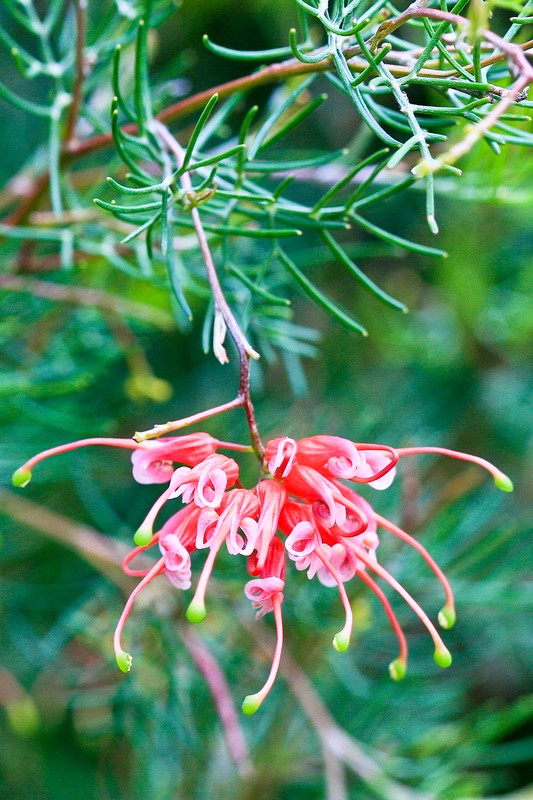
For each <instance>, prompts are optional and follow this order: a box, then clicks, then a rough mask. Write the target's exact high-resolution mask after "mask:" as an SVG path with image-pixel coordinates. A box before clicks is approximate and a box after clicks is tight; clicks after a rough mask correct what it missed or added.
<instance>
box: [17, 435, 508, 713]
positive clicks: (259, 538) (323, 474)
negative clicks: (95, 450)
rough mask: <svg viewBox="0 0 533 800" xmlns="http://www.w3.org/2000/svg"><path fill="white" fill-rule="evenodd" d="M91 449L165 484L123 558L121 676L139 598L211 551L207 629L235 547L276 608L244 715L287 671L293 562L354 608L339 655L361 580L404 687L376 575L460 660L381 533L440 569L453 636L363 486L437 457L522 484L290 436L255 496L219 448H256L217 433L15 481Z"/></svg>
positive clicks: (263, 597)
mask: <svg viewBox="0 0 533 800" xmlns="http://www.w3.org/2000/svg"><path fill="white" fill-rule="evenodd" d="M91 445H103V446H111V447H118V448H123V449H127V450H132V451H133V452H132V457H131V460H132V467H133V477H134V479H135V480H136V481H137V482H138V483H161V484H167V486H166V488H165V489H164V490H163V492H162V493H161V495H160V496H159V498H158V499H157V500H156V502H155V503H154V504H153V506H152V508H151V509H150V510H149V511H148V514H147V515H146V517H145V519H144V521H143V522H142V523H141V525H140V527H139V529H138V530H137V532H136V533H135V536H134V541H135V544H136V547H135V548H133V549H132V550H131V552H130V553H128V555H127V556H126V558H125V559H124V561H123V565H122V566H123V570H124V572H125V573H126V574H127V575H131V576H133V577H138V578H141V580H140V582H139V583H138V584H137V586H136V587H135V589H134V590H133V592H132V593H131V595H130V596H129V598H128V600H127V602H126V605H125V607H124V610H123V612H122V614H121V617H120V619H119V622H118V625H117V628H116V631H115V636H114V647H115V654H116V659H117V663H118V665H119V667H120V669H121V670H122V671H124V672H128V671H129V669H130V668H131V664H132V657H131V655H130V654H129V653H127V652H126V651H125V650H124V649H123V647H122V633H123V629H124V625H125V623H126V621H127V619H128V617H129V614H130V612H131V609H132V607H133V603H134V601H135V599H136V597H137V596H138V595H139V593H140V592H141V591H142V590H143V589H144V588H145V587H146V586H147V585H148V584H149V583H150V582H151V581H152V580H154V579H155V578H156V577H158V576H159V575H161V574H165V575H166V577H167V578H168V580H169V581H170V583H171V584H172V585H173V586H174V587H176V588H177V589H181V590H184V591H186V590H188V589H190V588H191V587H192V584H193V567H194V560H195V559H196V558H197V557H201V556H200V555H198V556H197V555H196V553H197V552H198V554H200V551H207V555H206V556H205V558H204V562H203V566H202V567H201V569H200V574H199V577H198V579H197V581H196V585H195V588H194V594H193V598H192V600H191V602H190V603H189V606H188V608H187V612H186V616H187V619H188V620H189V621H190V622H193V623H198V622H201V621H202V620H203V619H204V618H205V616H206V613H207V612H206V604H205V598H206V593H207V588H208V584H209V579H210V576H211V574H212V571H213V568H214V565H215V561H216V558H217V556H218V554H219V552H220V550H221V548H222V546H223V545H224V544H225V545H226V548H225V549H226V550H227V551H228V553H229V554H230V555H231V556H236V557H239V556H244V557H245V558H246V566H247V571H248V573H249V574H250V576H251V580H248V582H247V583H246V585H245V587H244V594H245V596H246V597H247V598H248V599H249V600H250V602H251V604H252V607H253V608H254V609H255V610H256V617H257V618H258V619H260V618H261V617H263V616H265V615H267V614H270V613H272V614H273V616H274V622H275V627H276V637H277V638H276V647H275V650H274V654H273V659H272V665H271V668H270V672H269V675H268V677H267V680H266V681H265V683H264V685H263V687H262V688H261V689H260V690H259V691H258V692H256V693H255V694H251V695H248V696H247V697H246V698H245V700H244V703H243V711H244V713H246V714H253V713H255V711H257V709H258V708H259V706H260V705H261V703H262V702H263V700H264V699H265V697H266V696H267V695H268V693H269V691H270V689H271V688H272V685H273V683H274V680H275V678H276V675H277V672H278V670H279V665H280V661H281V655H282V649H283V619H282V605H283V601H284V593H285V590H286V567H287V563H289V564H294V567H295V569H296V571H306V572H307V578H308V579H309V580H312V579H314V578H316V579H317V580H318V581H319V582H320V583H321V584H323V585H324V586H326V587H336V589H337V591H338V594H339V598H340V601H341V604H342V606H343V609H344V625H343V627H342V629H341V630H340V631H339V632H338V633H337V634H335V636H334V638H333V645H334V647H335V648H336V649H337V650H339V651H340V652H343V651H345V650H346V649H347V648H348V646H349V642H350V636H351V630H352V624H353V616H352V609H351V605H350V600H349V597H348V593H347V589H346V584H348V583H349V582H350V581H351V580H353V579H354V578H355V577H357V578H359V579H360V580H361V581H362V582H363V583H364V584H365V585H366V586H368V588H369V589H370V590H371V591H372V592H373V593H374V594H375V595H376V597H377V598H378V599H379V601H380V602H381V604H382V606H383V609H384V611H385V614H386V616H387V619H388V620H389V622H390V625H391V627H392V629H393V631H394V633H395V635H396V638H397V640H398V648H399V652H398V656H397V657H396V658H395V659H394V660H393V661H392V662H391V664H390V665H389V671H390V674H391V677H392V678H393V679H394V680H400V679H401V678H403V677H404V675H405V673H406V669H407V658H408V648H407V642H406V638H405V635H404V633H403V631H402V629H401V627H400V624H399V622H398V620H397V618H396V615H395V613H394V610H393V608H392V605H391V603H390V601H389V600H388V598H387V597H386V595H385V594H384V592H383V590H382V588H381V586H380V585H379V584H378V583H377V582H376V580H375V579H376V578H377V579H379V580H381V581H382V582H384V583H386V584H388V585H389V586H390V587H391V588H392V589H394V590H395V592H396V593H397V594H399V595H400V596H401V597H402V598H403V599H404V600H405V602H406V603H407V604H408V605H409V606H410V607H411V609H412V610H413V612H414V613H415V614H416V615H417V616H418V617H419V619H420V620H421V621H422V623H423V624H424V625H425V627H426V628H427V630H428V633H429V635H430V637H431V638H432V640H433V644H434V648H435V650H434V659H435V661H436V663H437V664H438V665H439V666H441V667H448V666H449V665H450V664H451V655H450V653H449V651H448V649H447V648H446V646H445V644H444V642H443V640H442V638H441V637H440V635H439V633H438V631H437V629H436V627H435V625H434V624H433V623H432V621H431V620H430V619H429V617H428V616H427V614H426V613H425V611H424V610H423V609H422V608H421V607H420V605H419V604H418V603H417V602H416V600H415V599H414V598H413V597H412V596H411V595H410V594H409V592H408V591H407V590H406V589H405V587H404V586H402V585H401V584H400V583H399V582H398V581H397V580H396V579H395V578H394V576H393V575H391V574H390V573H389V572H388V571H387V570H386V569H385V567H383V566H382V564H380V562H379V559H378V549H379V535H378V530H379V529H381V530H382V531H384V532H385V533H386V534H391V535H393V536H396V537H397V538H398V539H400V540H402V541H403V542H406V543H407V544H409V545H410V546H411V547H413V548H414V549H415V550H416V551H417V552H418V553H419V554H420V556H421V557H422V559H423V560H424V561H425V563H426V564H427V566H428V567H429V569H431V570H432V571H433V573H434V575H435V576H436V578H437V579H438V581H439V582H440V584H441V586H442V589H443V593H444V605H443V607H442V608H441V610H440V612H439V614H438V622H439V624H440V626H441V627H442V628H445V629H446V628H451V627H452V626H453V624H454V622H455V604H454V598H453V593H452V589H451V587H450V584H449V581H448V579H447V578H446V576H445V575H444V573H443V571H442V570H441V568H440V567H439V566H438V564H437V563H436V562H435V561H434V559H433V558H432V557H431V555H430V554H429V553H428V552H427V550H426V549H425V548H424V546H423V545H422V544H421V543H420V542H419V541H418V540H417V539H415V538H413V537H412V536H411V535H410V534H408V533H407V532H406V531H404V530H402V529H401V528H400V527H399V526H397V525H396V524H395V523H394V522H391V521H390V520H388V519H386V518H385V517H383V516H382V515H381V514H379V513H378V512H376V511H375V510H374V507H373V505H372V504H371V503H369V502H368V500H366V499H365V498H363V497H362V496H361V495H360V494H358V492H357V491H355V489H354V485H355V486H357V485H359V484H369V485H370V486H371V487H372V488H374V489H380V490H383V489H386V488H387V487H388V486H390V484H391V483H392V481H393V480H394V478H395V475H396V471H397V467H398V464H399V463H400V462H401V460H402V459H403V458H407V457H409V456H413V455H419V454H426V453H428V454H439V455H445V456H449V457H451V458H455V459H459V460H462V461H469V462H472V463H474V464H477V465H478V466H481V467H483V468H484V469H486V470H487V471H488V472H489V473H491V475H492V477H493V478H494V482H495V484H496V486H498V487H499V488H500V489H502V490H503V491H512V489H513V485H512V483H511V481H510V480H509V478H508V477H507V476H506V475H504V474H503V473H502V472H501V471H500V470H498V469H497V468H496V467H495V466H494V465H493V464H491V463H490V462H488V461H486V460H485V459H483V458H480V457H478V456H473V455H469V454H467V453H461V452H457V451H454V450H446V449H445V448H440V447H409V448H393V447H389V446H388V445H380V444H369V443H362V442H353V441H350V440H348V439H343V438H341V437H339V436H327V435H318V436H311V437H306V438H304V439H300V440H295V439H292V438H291V437H289V436H283V437H280V438H276V439H272V440H271V441H270V442H268V443H267V445H266V448H265V456H264V471H265V473H266V477H264V478H263V479H262V480H260V481H259V482H258V483H257V485H256V486H255V487H254V488H253V489H246V488H243V487H242V484H241V483H240V481H239V465H238V464H237V462H236V461H235V460H234V459H233V458H229V457H228V456H225V455H223V454H220V453H218V452H217V451H218V450H219V449H229V450H234V451H248V452H249V448H248V447H246V446H244V445H240V444H234V443H231V442H220V441H218V440H217V439H214V438H213V437H211V436H210V435H209V434H207V433H193V434H188V435H185V436H173V437H168V438H161V439H159V440H157V441H144V442H141V443H138V442H136V441H134V440H129V439H100V438H98V439H96V438H95V439H82V440H80V441H77V442H73V443H71V444H66V445H61V446H59V447H56V448H52V449H50V450H45V451H44V452H42V453H40V454H38V455H36V456H35V457H34V458H32V459H30V460H29V461H28V462H26V464H24V465H23V466H22V467H20V468H19V469H18V470H17V471H16V472H15V473H14V475H13V483H14V484H15V486H25V485H26V484H27V483H28V482H29V480H30V479H31V475H32V470H33V468H34V467H35V466H36V465H37V464H38V463H39V462H40V461H42V460H43V459H45V458H48V457H50V456H54V455H59V454H61V453H66V452H68V451H70V450H73V449H76V448H78V447H85V446H91ZM176 500H179V501H180V502H181V503H182V504H183V505H182V507H181V508H179V510H177V511H175V512H174V513H173V514H172V515H171V516H170V517H169V518H168V520H167V521H166V522H165V523H164V524H163V525H162V526H161V528H160V529H159V530H156V532H155V533H154V526H155V524H156V522H157V519H158V517H159V514H160V512H161V511H162V510H163V509H164V508H165V507H166V506H167V504H172V503H173V502H174V501H176ZM155 545H157V547H158V550H159V558H158V559H157V560H156V562H155V563H154V564H153V566H152V567H151V568H149V569H135V568H132V567H131V563H132V562H133V561H134V559H135V558H136V557H137V556H138V555H140V554H141V553H145V552H146V551H148V550H150V548H152V547H154V546H155Z"/></svg>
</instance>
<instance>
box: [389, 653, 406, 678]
mask: <svg viewBox="0 0 533 800" xmlns="http://www.w3.org/2000/svg"><path fill="white" fill-rule="evenodd" d="M389 674H390V676H391V678H392V680H393V681H403V679H404V678H405V676H406V675H407V661H405V659H403V658H395V659H394V661H391V663H390V664H389Z"/></svg>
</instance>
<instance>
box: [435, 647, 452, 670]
mask: <svg viewBox="0 0 533 800" xmlns="http://www.w3.org/2000/svg"><path fill="white" fill-rule="evenodd" d="M433 658H434V659H435V664H438V666H439V667H442V668H443V669H446V667H449V666H450V664H451V663H452V654H451V653H450V651H449V650H448V649H447V648H446V647H441V648H439V649H438V650H435V652H434V654H433Z"/></svg>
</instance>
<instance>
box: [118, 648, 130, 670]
mask: <svg viewBox="0 0 533 800" xmlns="http://www.w3.org/2000/svg"><path fill="white" fill-rule="evenodd" d="M116 658H117V664H118V667H119V669H120V670H121V671H122V672H129V671H130V669H131V664H132V662H133V658H132V657H131V656H130V654H129V653H126V651H125V650H120V652H118V653H117V655H116Z"/></svg>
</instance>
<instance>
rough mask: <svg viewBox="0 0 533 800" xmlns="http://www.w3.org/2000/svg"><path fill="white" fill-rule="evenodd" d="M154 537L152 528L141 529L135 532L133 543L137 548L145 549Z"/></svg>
mask: <svg viewBox="0 0 533 800" xmlns="http://www.w3.org/2000/svg"><path fill="white" fill-rule="evenodd" d="M152 536H153V533H152V529H151V528H139V530H138V531H135V535H134V536H133V541H134V542H135V544H136V545H137V547H144V546H145V545H147V544H150V542H151V541H152Z"/></svg>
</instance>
